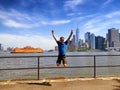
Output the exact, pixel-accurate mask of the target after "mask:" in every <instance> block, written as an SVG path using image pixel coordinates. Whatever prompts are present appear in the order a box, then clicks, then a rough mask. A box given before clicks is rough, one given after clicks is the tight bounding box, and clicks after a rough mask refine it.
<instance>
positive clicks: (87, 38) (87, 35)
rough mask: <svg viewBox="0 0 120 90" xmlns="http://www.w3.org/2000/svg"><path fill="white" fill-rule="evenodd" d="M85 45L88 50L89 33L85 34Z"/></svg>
mask: <svg viewBox="0 0 120 90" xmlns="http://www.w3.org/2000/svg"><path fill="white" fill-rule="evenodd" d="M85 43H86V44H87V45H88V48H90V32H86V33H85Z"/></svg>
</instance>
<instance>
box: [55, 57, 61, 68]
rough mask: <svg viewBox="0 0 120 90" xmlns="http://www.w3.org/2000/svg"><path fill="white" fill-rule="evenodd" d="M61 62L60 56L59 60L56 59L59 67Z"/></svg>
mask: <svg viewBox="0 0 120 90" xmlns="http://www.w3.org/2000/svg"><path fill="white" fill-rule="evenodd" d="M60 64H61V58H60V57H59V56H58V59H57V61H56V65H57V67H59V66H60Z"/></svg>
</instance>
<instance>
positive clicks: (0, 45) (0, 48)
mask: <svg viewBox="0 0 120 90" xmlns="http://www.w3.org/2000/svg"><path fill="white" fill-rule="evenodd" d="M1 50H2V44H1V43H0V51H1Z"/></svg>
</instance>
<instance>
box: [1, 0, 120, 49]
mask: <svg viewBox="0 0 120 90" xmlns="http://www.w3.org/2000/svg"><path fill="white" fill-rule="evenodd" d="M77 27H78V28H79V30H80V38H82V39H84V34H85V33H86V32H91V33H94V34H95V35H96V36H97V35H100V36H104V37H105V35H106V33H107V31H108V29H109V28H113V27H114V28H117V29H120V0H0V43H2V45H3V46H4V47H5V48H6V47H24V46H33V47H41V48H43V49H47V50H48V49H53V48H54V46H56V45H57V44H56V43H55V41H54V39H53V38H52V36H51V30H52V29H54V31H55V35H56V37H57V38H58V39H59V37H60V36H64V37H65V38H67V37H68V35H69V33H70V30H71V29H73V30H74V33H75V30H76V29H77Z"/></svg>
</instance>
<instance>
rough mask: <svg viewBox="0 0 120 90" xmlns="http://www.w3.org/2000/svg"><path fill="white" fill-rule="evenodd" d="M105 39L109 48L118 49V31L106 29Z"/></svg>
mask: <svg viewBox="0 0 120 90" xmlns="http://www.w3.org/2000/svg"><path fill="white" fill-rule="evenodd" d="M107 39H108V42H109V47H120V40H119V30H118V29H116V28H111V29H108V35H107Z"/></svg>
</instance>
